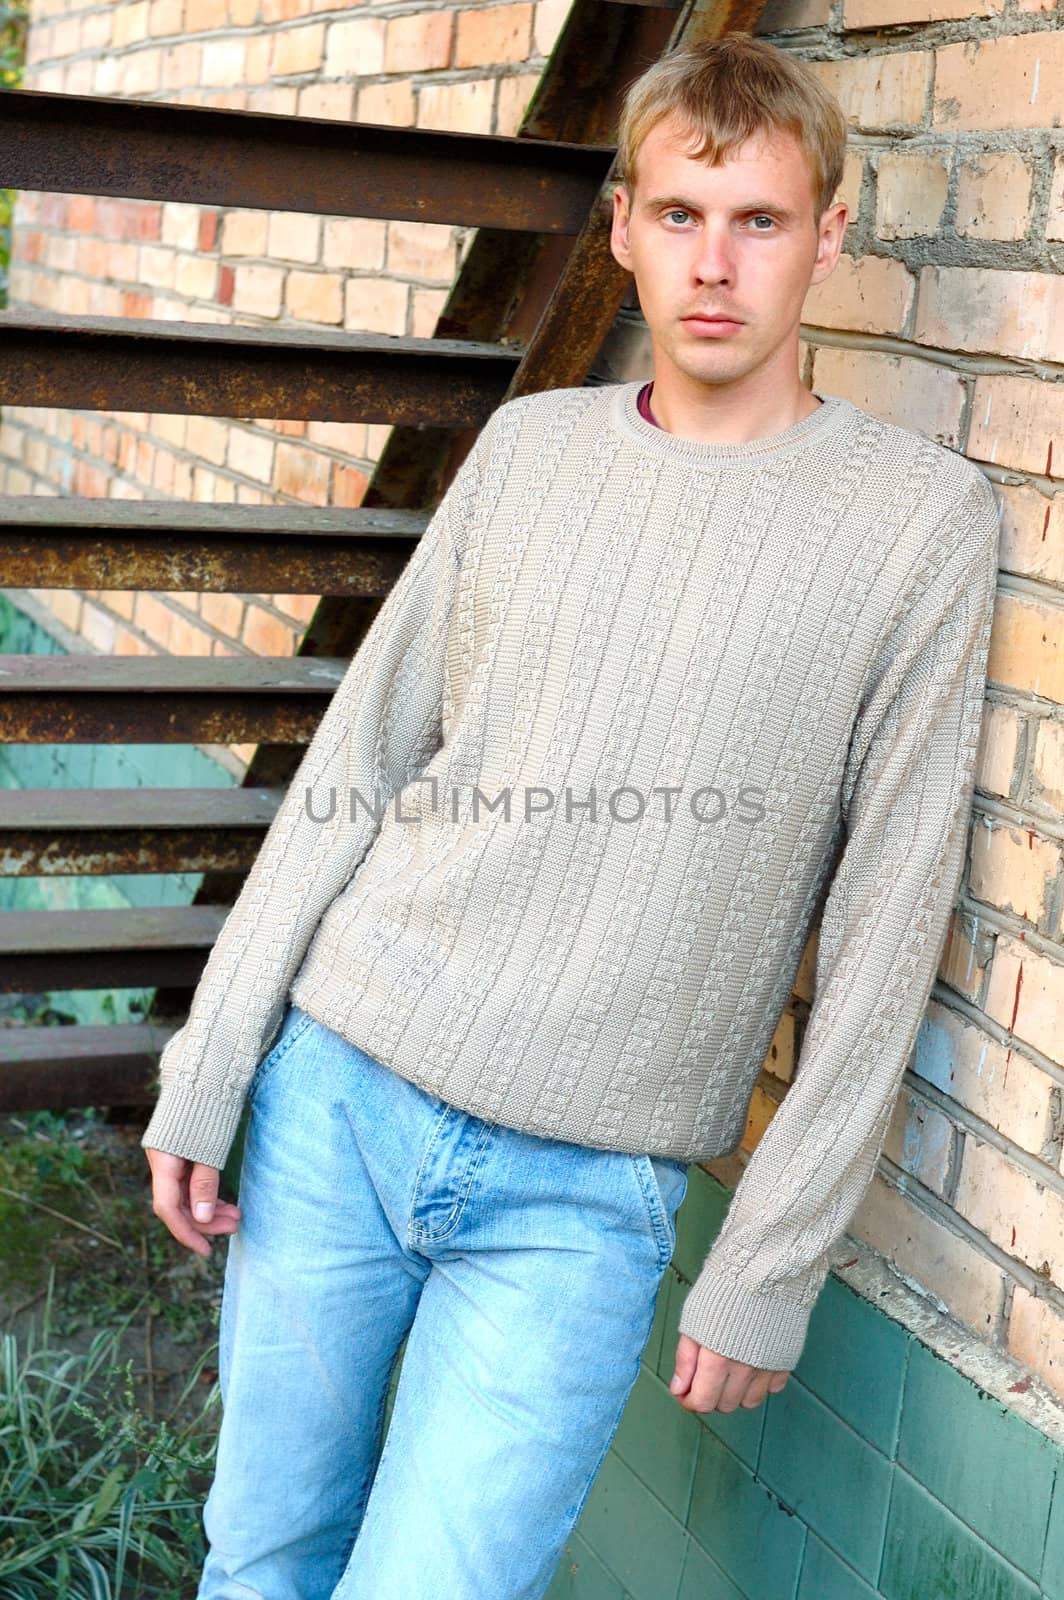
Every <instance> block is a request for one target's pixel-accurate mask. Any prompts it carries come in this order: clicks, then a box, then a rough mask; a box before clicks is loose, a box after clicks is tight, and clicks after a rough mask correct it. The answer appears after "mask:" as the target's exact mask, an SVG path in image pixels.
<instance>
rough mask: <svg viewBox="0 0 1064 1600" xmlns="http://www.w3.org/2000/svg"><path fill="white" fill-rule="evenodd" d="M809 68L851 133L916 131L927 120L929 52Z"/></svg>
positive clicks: (901, 52) (894, 52) (892, 54)
mask: <svg viewBox="0 0 1064 1600" xmlns="http://www.w3.org/2000/svg"><path fill="white" fill-rule="evenodd" d="M807 65H808V66H809V68H810V70H811V71H812V72H814V73H815V74H816V76H817V77H818V78H819V79H820V81H821V82H822V83H823V85H824V87H825V88H826V89H829V90H830V91H831V93H832V94H833V95H834V96H835V98H836V99H837V100H838V102H839V104H840V105H841V106H842V109H843V111H844V113H845V115H846V120H847V121H848V122H849V123H850V125H851V127H857V128H892V127H914V126H916V125H917V124H919V123H922V122H923V120H924V112H925V109H926V106H927V96H928V92H929V90H930V87H931V55H930V52H929V51H924V50H892V51H890V53H889V54H887V55H860V56H848V57H847V58H846V59H845V60H844V61H810V62H808V63H807Z"/></svg>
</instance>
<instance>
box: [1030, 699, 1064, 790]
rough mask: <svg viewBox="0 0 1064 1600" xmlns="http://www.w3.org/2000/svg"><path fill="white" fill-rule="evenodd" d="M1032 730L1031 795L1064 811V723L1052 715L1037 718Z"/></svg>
mask: <svg viewBox="0 0 1064 1600" xmlns="http://www.w3.org/2000/svg"><path fill="white" fill-rule="evenodd" d="M1031 732H1032V737H1033V740H1034V759H1033V761H1032V764H1031V798H1032V799H1033V800H1039V801H1041V803H1042V804H1043V805H1047V806H1051V807H1052V808H1053V810H1054V811H1056V812H1058V813H1064V726H1062V725H1061V724H1060V723H1059V722H1054V721H1052V720H1051V719H1050V718H1049V717H1038V718H1036V719H1035V720H1034V722H1033V724H1032V729H1031Z"/></svg>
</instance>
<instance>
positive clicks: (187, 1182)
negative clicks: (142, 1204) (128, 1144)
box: [144, 1145, 240, 1256]
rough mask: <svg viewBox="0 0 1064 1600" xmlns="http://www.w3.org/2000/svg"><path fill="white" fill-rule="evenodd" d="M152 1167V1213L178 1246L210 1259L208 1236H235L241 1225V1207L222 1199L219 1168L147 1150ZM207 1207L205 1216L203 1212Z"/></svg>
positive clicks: (158, 1151)
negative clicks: (223, 1234)
mask: <svg viewBox="0 0 1064 1600" xmlns="http://www.w3.org/2000/svg"><path fill="white" fill-rule="evenodd" d="M144 1153H145V1155H146V1156H147V1158H148V1165H149V1166H150V1167H151V1179H152V1210H153V1211H154V1212H155V1215H156V1216H157V1217H158V1218H159V1219H160V1221H162V1222H164V1223H165V1224H166V1226H167V1227H168V1228H169V1230H170V1232H171V1233H172V1234H173V1236H174V1238H175V1239H176V1240H177V1242H178V1244H183V1245H187V1246H188V1248H189V1249H190V1250H194V1251H195V1253H196V1255H198V1256H209V1255H210V1253H211V1247H210V1245H209V1244H208V1243H207V1240H206V1238H205V1237H204V1235H206V1234H210V1233H235V1232H236V1230H237V1227H238V1225H239V1222H240V1207H239V1206H235V1205H233V1204H232V1203H231V1202H230V1201H228V1200H219V1199H218V1179H219V1177H220V1176H221V1172H220V1169H219V1168H218V1167H207V1166H204V1164H203V1162H202V1161H190V1160H189V1159H188V1157H187V1156H175V1155H171V1153H170V1151H169V1150H154V1149H152V1148H151V1146H149V1145H146V1146H145V1147H144ZM203 1206H206V1207H207V1210H206V1212H204V1213H203V1214H202V1215H197V1211H198V1210H199V1208H201V1207H203Z"/></svg>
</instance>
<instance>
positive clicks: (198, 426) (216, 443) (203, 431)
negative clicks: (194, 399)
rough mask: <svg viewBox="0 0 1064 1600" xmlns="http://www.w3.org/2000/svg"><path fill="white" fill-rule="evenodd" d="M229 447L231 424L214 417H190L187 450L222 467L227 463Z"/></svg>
mask: <svg viewBox="0 0 1064 1600" xmlns="http://www.w3.org/2000/svg"><path fill="white" fill-rule="evenodd" d="M227 446H229V424H227V422H222V421H219V419H218V418H214V416H190V418H189V430H187V448H189V451H190V453H192V454H194V456H202V458H203V461H210V462H211V464H213V466H216V467H221V466H222V462H224V461H226V450H227Z"/></svg>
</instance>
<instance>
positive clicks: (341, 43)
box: [325, 17, 387, 79]
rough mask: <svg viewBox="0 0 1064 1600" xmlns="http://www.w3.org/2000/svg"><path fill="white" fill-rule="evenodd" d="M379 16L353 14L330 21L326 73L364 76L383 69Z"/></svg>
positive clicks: (384, 27)
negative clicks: (349, 16) (356, 15)
mask: <svg viewBox="0 0 1064 1600" xmlns="http://www.w3.org/2000/svg"><path fill="white" fill-rule="evenodd" d="M386 31H387V23H386V22H385V21H384V19H383V18H382V17H355V18H352V19H346V18H345V19H344V21H342V22H333V23H331V24H330V26H329V30H328V34H327V36H326V43H325V75H326V77H329V78H345V79H347V78H352V77H367V76H368V75H369V74H370V73H374V72H383V71H384V38H385V33H386Z"/></svg>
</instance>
